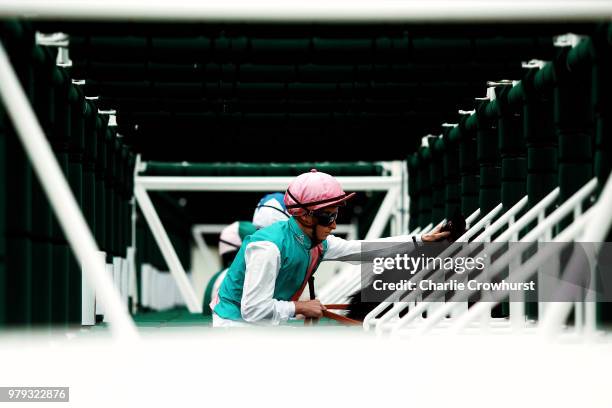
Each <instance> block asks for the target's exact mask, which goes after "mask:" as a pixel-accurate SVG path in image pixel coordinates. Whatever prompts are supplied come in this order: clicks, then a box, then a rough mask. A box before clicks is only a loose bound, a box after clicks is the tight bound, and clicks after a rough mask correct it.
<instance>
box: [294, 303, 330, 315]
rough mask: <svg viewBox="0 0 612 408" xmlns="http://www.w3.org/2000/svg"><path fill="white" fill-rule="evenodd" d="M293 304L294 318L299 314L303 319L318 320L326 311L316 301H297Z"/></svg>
mask: <svg viewBox="0 0 612 408" xmlns="http://www.w3.org/2000/svg"><path fill="white" fill-rule="evenodd" d="M294 303H295V314H296V316H297V315H299V314H301V315H304V316H305V317H315V318H319V317H322V316H323V311H324V310H327V309H326V308H325V306H323V305H322V304H321V302H320V301H319V300H318V299H315V300H306V301H297V302H294Z"/></svg>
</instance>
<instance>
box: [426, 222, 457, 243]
mask: <svg viewBox="0 0 612 408" xmlns="http://www.w3.org/2000/svg"><path fill="white" fill-rule="evenodd" d="M441 229H442V226H441V225H439V226H437V227H436V228H435V229H434V230H433V231H431V232H429V233H427V234H423V235H422V236H421V240H422V241H423V242H438V241H442V240H443V239H444V238H446V237H448V236H449V235H450V231H442V232H441V231H440V230H441Z"/></svg>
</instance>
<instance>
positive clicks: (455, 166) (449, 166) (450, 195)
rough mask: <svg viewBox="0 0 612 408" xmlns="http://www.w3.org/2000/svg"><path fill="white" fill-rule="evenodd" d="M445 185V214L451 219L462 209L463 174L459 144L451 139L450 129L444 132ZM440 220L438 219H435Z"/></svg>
mask: <svg viewBox="0 0 612 408" xmlns="http://www.w3.org/2000/svg"><path fill="white" fill-rule="evenodd" d="M443 140H444V146H445V150H444V185H445V188H446V193H445V203H444V204H445V205H444V215H445V217H446V218H447V219H450V218H451V217H452V216H453V215H454V214H455V213H456V212H457V211H458V210H461V176H460V169H459V145H458V143H457V141H455V140H452V139H450V137H449V130H448V128H447V129H446V131H445V133H444V137H443ZM435 222H438V221H435Z"/></svg>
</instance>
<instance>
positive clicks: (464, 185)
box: [450, 119, 480, 217]
mask: <svg viewBox="0 0 612 408" xmlns="http://www.w3.org/2000/svg"><path fill="white" fill-rule="evenodd" d="M465 122H466V121H465V119H464V120H462V121H461V123H460V124H459V126H457V127H456V128H454V129H453V130H452V131H451V133H450V138H451V139H457V140H458V141H459V170H460V172H461V213H462V214H464V216H466V217H467V216H469V215H470V214H472V213H473V212H474V211H476V210H477V209H478V195H479V193H480V175H479V167H478V151H477V143H476V132H475V131H473V130H472V131H469V130H467V129H466V128H465Z"/></svg>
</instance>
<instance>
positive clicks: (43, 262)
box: [32, 179, 53, 325]
mask: <svg viewBox="0 0 612 408" xmlns="http://www.w3.org/2000/svg"><path fill="white" fill-rule="evenodd" d="M32 184H33V189H32V283H33V286H32V323H33V324H37V325H45V324H49V323H51V310H52V301H51V299H52V288H51V282H52V280H53V269H52V266H53V241H52V234H53V231H52V217H53V214H52V211H51V206H50V205H49V202H48V200H47V196H46V195H45V193H44V192H43V190H42V186H41V185H40V183H39V181H38V180H37V179H34V180H33V183H32Z"/></svg>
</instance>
